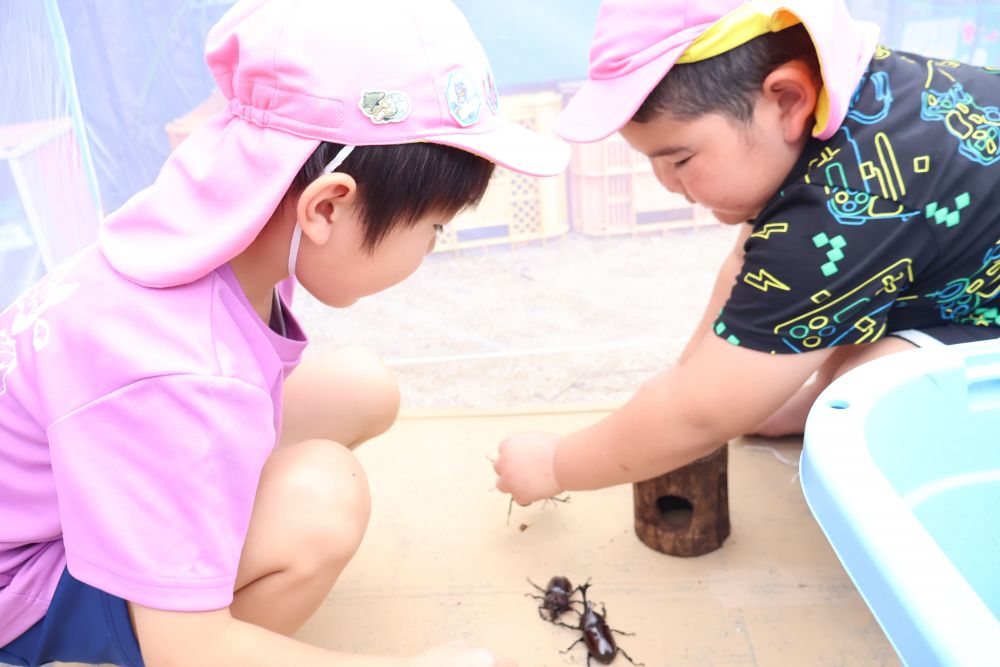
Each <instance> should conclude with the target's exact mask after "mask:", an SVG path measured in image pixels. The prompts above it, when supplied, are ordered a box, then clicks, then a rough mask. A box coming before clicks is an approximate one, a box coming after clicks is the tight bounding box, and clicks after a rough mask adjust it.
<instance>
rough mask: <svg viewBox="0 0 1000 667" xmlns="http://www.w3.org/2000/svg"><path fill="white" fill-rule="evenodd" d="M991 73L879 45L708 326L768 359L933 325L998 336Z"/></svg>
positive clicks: (995, 75) (996, 82)
mask: <svg viewBox="0 0 1000 667" xmlns="http://www.w3.org/2000/svg"><path fill="white" fill-rule="evenodd" d="M998 106H1000V69H993V68H980V67H973V66H971V65H964V64H960V63H957V62H954V61H941V60H931V59H927V58H924V57H921V56H916V55H913V54H908V53H902V52H893V51H889V50H888V49H885V48H880V49H879V50H878V52H877V53H876V55H875V57H874V58H873V60H872V62H871V65H870V66H869V68H868V71H867V72H866V73H865V76H864V77H863V79H862V81H861V83H860V84H859V86H858V89H857V91H856V93H855V95H854V99H853V100H852V103H851V108H850V111H849V112H848V115H847V118H846V120H845V121H844V123H843V124H842V125H841V127H840V129H839V130H838V131H837V133H836V134H835V135H834V136H833V137H831V138H830V139H828V140H826V141H819V140H815V139H814V140H812V141H810V142H809V143H808V144H807V146H806V148H805V150H804V151H803V154H802V158H801V159H800V160H799V163H798V165H797V166H796V168H795V169H794V170H793V171H792V173H791V175H790V177H789V178H788V179H787V180H786V182H785V184H784V186H783V187H782V189H781V191H780V192H779V193H778V194H776V195H775V196H774V197H773V198H772V199H771V201H770V202H769V203H768V204H767V206H765V207H764V209H763V210H762V211H761V213H760V215H759V216H758V217H757V219H756V220H754V221H753V222H752V224H753V226H754V229H753V232H752V234H751V236H750V238H749V239H748V240H747V243H746V245H745V247H744V249H745V253H746V259H745V261H744V264H743V268H742V269H741V271H740V274H739V276H738V278H737V281H736V284H735V285H734V287H733V291H732V293H731V295H730V297H729V300H728V301H727V302H726V305H725V307H724V308H723V310H722V312H721V313H720V314H719V318H718V319H717V320H716V322H715V324H714V329H715V333H716V334H717V335H719V336H721V337H722V338H723V339H726V340H728V341H729V342H730V343H732V344H734V345H739V346H742V347H747V348H750V349H753V350H760V351H765V352H775V353H793V352H807V351H809V350H815V349H822V348H826V347H832V346H837V345H847V344H856V343H869V342H873V341H876V340H878V339H879V338H881V337H882V336H884V335H885V334H886V333H887V332H891V331H898V330H901V329H921V328H928V327H932V326H938V325H941V324H943V323H948V322H953V323H957V324H969V325H976V326H984V327H997V334H998V335H1000V310H998V305H1000V301H997V295H998V294H1000V192H998V190H1000V108H998Z"/></svg>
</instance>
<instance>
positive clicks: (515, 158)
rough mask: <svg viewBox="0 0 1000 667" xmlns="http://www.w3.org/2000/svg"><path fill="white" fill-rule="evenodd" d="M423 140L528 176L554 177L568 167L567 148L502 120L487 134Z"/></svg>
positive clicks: (552, 138) (455, 135)
mask: <svg viewBox="0 0 1000 667" xmlns="http://www.w3.org/2000/svg"><path fill="white" fill-rule="evenodd" d="M422 140H423V141H428V142H431V143H435V144H444V145H445V146H452V147H454V148H461V149H462V150H466V151H469V152H470V153H475V154H476V155H479V156H481V157H484V158H486V159H487V160H490V161H492V162H496V163H497V164H499V165H500V166H502V167H506V168H507V169H511V170H513V171H517V172H520V173H522V174H527V175H529V176H555V175H557V174H561V173H562V172H563V171H565V169H566V167H567V166H569V159H570V147H569V144H567V143H566V142H564V141H561V140H560V139H559V138H558V137H551V136H546V135H544V134H541V133H539V132H534V131H532V130H529V129H528V128H526V127H524V126H522V125H518V124H517V123H515V122H513V121H510V120H501V122H500V123H499V125H497V126H496V127H494V128H493V129H491V130H490V131H488V132H483V133H479V134H473V133H471V132H463V133H461V134H459V133H455V134H440V135H435V136H431V137H424V138H423V139H422Z"/></svg>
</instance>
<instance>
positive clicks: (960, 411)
mask: <svg viewBox="0 0 1000 667" xmlns="http://www.w3.org/2000/svg"><path fill="white" fill-rule="evenodd" d="M801 478H802V489H803V492H804V493H805V497H806V501H807V502H808V504H809V508H810V509H811V510H812V513H813V515H814V516H815V517H816V519H817V521H818V522H819V524H820V526H821V527H822V529H823V532H824V533H826V537H827V539H828V540H829V541H830V544H831V545H832V546H833V548H834V550H835V551H836V553H837V555H838V556H839V558H840V560H841V562H842V563H843V565H844V568H845V569H846V570H847V572H848V574H850V576H851V578H852V579H853V580H854V584H855V586H857V588H858V591H859V592H860V593H861V595H862V596H863V597H864V599H865V601H866V602H867V603H868V606H869V607H870V608H871V610H872V612H873V613H874V615H875V617H876V619H877V620H878V622H879V623H880V624H881V626H882V629H883V630H884V631H885V634H886V636H887V637H888V638H889V641H890V642H892V645H893V646H894V647H895V649H896V652H897V653H898V654H899V656H900V658H901V659H902V660H903V662H904V663H906V664H907V665H911V666H918V665H919V666H921V667H922V666H923V665H963V666H965V665H968V666H976V667H978V666H980V665H981V666H983V667H995V666H998V665H1000V341H987V342H980V343H968V344H965V345H953V346H950V347H943V346H942V347H940V348H936V349H921V350H914V351H912V352H906V353H903V354H897V355H893V356H891V357H886V358H884V359H880V360H877V361H874V362H872V363H869V364H865V365H863V366H861V367H860V368H858V369H856V370H854V371H851V372H849V373H847V374H845V375H844V376H843V377H841V378H840V379H838V380H837V381H835V382H834V383H833V384H831V385H830V386H829V387H828V388H827V389H826V391H824V392H823V393H822V394H821V395H820V397H819V399H817V401H816V405H815V406H814V407H813V409H812V411H811V412H810V414H809V419H808V421H807V423H806V432H805V445H804V449H803V452H802V459H801Z"/></svg>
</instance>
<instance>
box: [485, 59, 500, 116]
mask: <svg viewBox="0 0 1000 667" xmlns="http://www.w3.org/2000/svg"><path fill="white" fill-rule="evenodd" d="M485 85H486V104H487V105H488V106H489V107H490V111H492V112H493V113H499V112H500V95H499V93H497V83H496V81H494V80H493V70H491V69H487V70H486V81H485Z"/></svg>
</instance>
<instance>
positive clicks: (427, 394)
mask: <svg viewBox="0 0 1000 667" xmlns="http://www.w3.org/2000/svg"><path fill="white" fill-rule="evenodd" d="M735 231H736V230H735V229H733V228H729V227H723V226H721V225H711V226H703V227H697V228H693V229H689V230H673V231H669V232H666V233H663V234H650V235H643V236H635V237H632V236H617V237H592V236H584V235H582V234H578V233H570V234H568V235H565V236H562V237H558V238H555V239H550V240H548V241H547V242H546V243H545V244H544V245H543V244H542V243H540V242H534V243H530V244H523V245H520V246H517V247H514V248H510V247H508V246H495V247H492V248H486V249H475V250H466V251H462V252H461V253H460V254H455V253H452V252H447V253H436V254H434V255H431V256H430V257H428V258H427V260H426V261H425V262H424V264H423V265H422V266H421V268H420V269H419V270H418V271H417V273H416V274H414V275H413V276H412V277H411V278H410V279H408V280H407V281H405V282H403V283H402V284H400V285H398V286H396V287H394V288H392V289H390V290H387V291H385V292H383V293H381V294H377V295H374V296H372V297H369V298H367V299H364V300H362V301H360V302H358V303H357V304H356V305H354V306H352V307H351V308H347V309H343V310H333V309H329V308H326V307H325V306H323V305H321V304H319V303H317V302H316V301H314V300H313V299H312V298H311V297H310V296H309V295H308V294H306V293H305V292H304V291H303V290H299V293H298V294H297V296H296V299H297V301H296V304H295V311H296V313H297V315H298V317H299V319H300V320H301V321H302V324H303V326H304V327H305V329H306V331H307V332H308V334H309V336H310V338H311V340H312V345H311V346H310V348H309V350H310V351H309V352H307V354H310V353H313V354H314V353H316V352H318V351H322V350H325V349H330V348H332V347H336V346H340V345H345V344H364V345H367V346H370V347H373V348H374V349H376V350H378V351H379V353H380V354H382V355H383V357H384V358H385V359H386V360H387V362H388V363H389V364H390V365H391V366H392V367H393V368H394V369H395V370H396V371H397V373H398V376H399V380H400V385H401V387H402V392H403V407H404V409H405V408H452V407H455V408H472V407H475V408H500V409H504V408H521V407H525V408H538V407H544V406H551V405H554V404H560V405H580V404H584V405H593V404H609V403H618V402H621V401H623V400H625V399H627V398H628V397H629V396H630V395H631V394H632V392H633V391H634V390H635V389H636V388H637V387H638V386H639V384H640V383H641V382H642V381H643V380H644V379H645V378H647V377H649V376H650V375H652V374H653V373H655V372H657V371H658V370H660V369H662V368H664V367H666V366H667V365H668V364H670V363H672V362H673V361H674V360H675V359H676V357H677V355H678V354H679V353H680V351H681V349H682V348H683V346H684V343H685V342H686V341H687V338H688V336H689V335H690V334H691V332H692V330H693V329H694V327H695V325H696V324H697V322H698V321H699V319H700V318H701V315H702V313H703V312H704V304H705V302H706V300H707V298H708V295H709V293H710V292H711V287H712V283H713V281H714V278H715V273H716V271H717V268H718V266H719V264H720V262H721V261H722V258H723V256H724V255H725V254H726V253H727V252H728V251H729V249H730V248H731V247H732V243H733V238H734V233H735Z"/></svg>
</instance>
